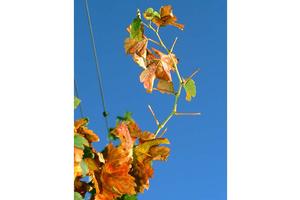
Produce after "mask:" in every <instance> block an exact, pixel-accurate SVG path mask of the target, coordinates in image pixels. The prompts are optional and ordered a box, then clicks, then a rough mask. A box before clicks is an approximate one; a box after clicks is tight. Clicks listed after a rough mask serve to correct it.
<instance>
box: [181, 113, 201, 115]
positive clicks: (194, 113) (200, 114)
mask: <svg viewBox="0 0 300 200" xmlns="http://www.w3.org/2000/svg"><path fill="white" fill-rule="evenodd" d="M175 115H201V113H200V112H176V113H175Z"/></svg>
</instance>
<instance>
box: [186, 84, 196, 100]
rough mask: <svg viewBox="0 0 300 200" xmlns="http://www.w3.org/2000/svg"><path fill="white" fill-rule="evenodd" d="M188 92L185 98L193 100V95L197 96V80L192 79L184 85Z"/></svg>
mask: <svg viewBox="0 0 300 200" xmlns="http://www.w3.org/2000/svg"><path fill="white" fill-rule="evenodd" d="M183 87H184V89H185V93H186V97H185V99H186V100H187V101H191V99H192V97H195V96H196V84H195V81H194V80H192V79H190V80H188V81H187V82H186V83H185V84H184V85H183Z"/></svg>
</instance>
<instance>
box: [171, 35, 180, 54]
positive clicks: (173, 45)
mask: <svg viewBox="0 0 300 200" xmlns="http://www.w3.org/2000/svg"><path fill="white" fill-rule="evenodd" d="M177 39H178V38H177V37H176V38H175V40H174V42H173V44H172V47H171V49H170V53H172V52H173V49H174V47H175V44H176V42H177Z"/></svg>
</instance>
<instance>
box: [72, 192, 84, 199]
mask: <svg viewBox="0 0 300 200" xmlns="http://www.w3.org/2000/svg"><path fill="white" fill-rule="evenodd" d="M74 200H84V198H83V197H82V196H81V195H80V194H79V193H78V192H74Z"/></svg>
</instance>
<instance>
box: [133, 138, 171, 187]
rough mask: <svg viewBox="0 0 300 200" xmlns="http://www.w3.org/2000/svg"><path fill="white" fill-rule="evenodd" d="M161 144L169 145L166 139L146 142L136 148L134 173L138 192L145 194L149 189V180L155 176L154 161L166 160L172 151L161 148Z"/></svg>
mask: <svg viewBox="0 0 300 200" xmlns="http://www.w3.org/2000/svg"><path fill="white" fill-rule="evenodd" d="M160 144H169V140H168V139H166V138H156V139H150V140H146V141H144V142H143V143H141V144H139V145H137V146H136V147H135V148H134V155H135V156H134V157H135V158H136V160H135V161H134V162H133V170H132V173H133V175H134V177H135V179H136V183H137V192H143V191H144V190H145V189H148V188H149V179H150V178H151V177H152V176H153V168H152V166H151V162H152V160H166V159H167V157H168V155H169V151H170V149H169V148H167V147H159V146H158V145H160Z"/></svg>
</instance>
